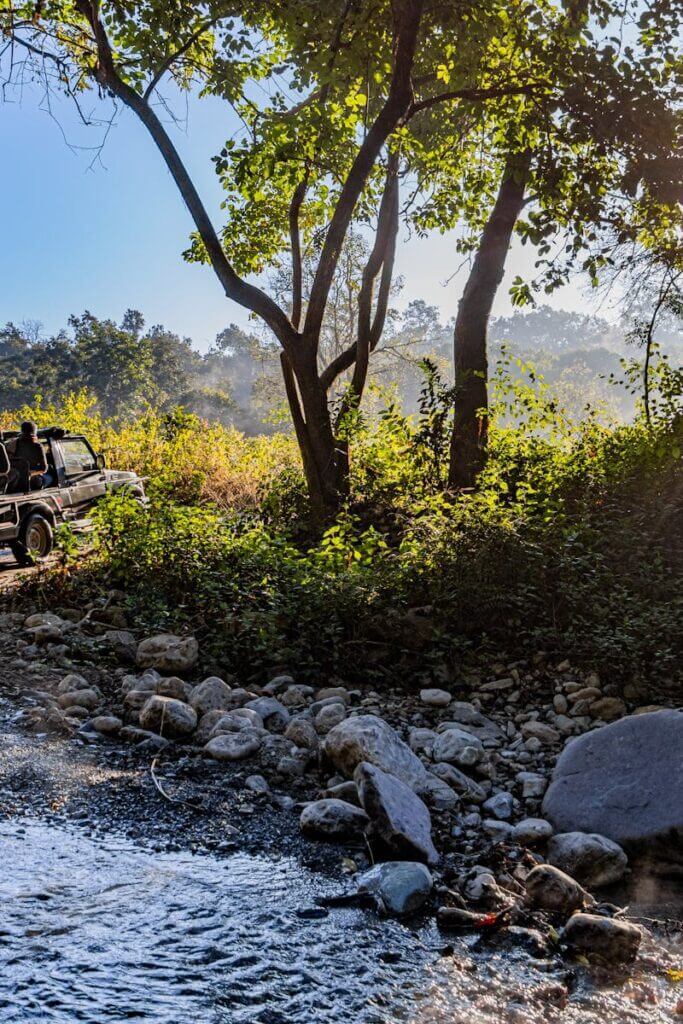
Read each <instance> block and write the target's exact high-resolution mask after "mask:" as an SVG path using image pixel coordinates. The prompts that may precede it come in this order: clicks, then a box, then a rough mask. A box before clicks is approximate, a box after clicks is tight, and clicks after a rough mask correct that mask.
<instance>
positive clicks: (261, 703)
mask: <svg viewBox="0 0 683 1024" xmlns="http://www.w3.org/2000/svg"><path fill="white" fill-rule="evenodd" d="M244 707H245V708H250V709H251V710H252V711H255V712H256V714H257V715H260V717H261V719H262V720H263V724H264V726H265V727H266V729H268V730H269V731H270V732H283V731H284V730H285V729H286V728H287V723H288V722H289V711H288V710H287V708H286V707H285V706H284V704H281V703H280V701H279V700H276V699H275V697H257V698H256V700H250V701H248V702H247V703H246V704H245V705H244Z"/></svg>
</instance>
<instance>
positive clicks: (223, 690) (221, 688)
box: [190, 676, 232, 718]
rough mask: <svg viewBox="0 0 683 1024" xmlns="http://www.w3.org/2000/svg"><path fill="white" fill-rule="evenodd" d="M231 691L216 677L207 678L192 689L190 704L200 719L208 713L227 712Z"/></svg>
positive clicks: (229, 705)
mask: <svg viewBox="0 0 683 1024" xmlns="http://www.w3.org/2000/svg"><path fill="white" fill-rule="evenodd" d="M231 692H232V691H231V689H230V687H229V686H228V684H227V683H226V682H224V681H223V680H222V679H219V678H218V676H209V678H208V679H205V680H204V681H203V682H201V683H198V684H197V686H195V687H194V689H193V690H192V693H191V695H190V704H191V706H192V707H193V708H194V709H195V711H196V712H197V715H198V716H199V717H200V718H201V717H202V715H205V714H206V713H207V712H208V711H227V710H228V708H230V707H231V703H230V694H231Z"/></svg>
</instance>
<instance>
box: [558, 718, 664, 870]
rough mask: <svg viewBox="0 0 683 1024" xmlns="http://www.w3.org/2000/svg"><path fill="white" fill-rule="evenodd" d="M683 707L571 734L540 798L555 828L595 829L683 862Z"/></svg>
mask: <svg viewBox="0 0 683 1024" xmlns="http://www.w3.org/2000/svg"><path fill="white" fill-rule="evenodd" d="M681 750H683V713H682V712H680V711H672V710H663V711H652V712H649V713H648V714H643V715H630V716H629V717H627V718H622V719H620V720H619V721H618V722H613V723H612V724H610V725H605V726H603V727H602V728H600V729H596V730H593V731H591V732H588V733H585V734H584V735H583V736H579V737H577V738H576V739H574V740H572V741H571V742H570V743H568V745H567V746H566V747H565V749H564V750H563V752H562V754H561V755H560V757H559V759H558V762H557V765H556V767H555V772H554V774H553V778H552V782H551V784H550V786H549V787H548V790H547V792H546V795H545V799H544V801H543V814H544V816H545V817H546V818H548V820H549V821H551V822H552V824H553V825H554V827H555V829H556V830H557V831H558V832H597V833H599V834H600V835H603V836H607V838H608V839H612V840H613V841H614V842H615V843H618V844H619V845H620V846H623V847H624V848H625V849H626V850H628V851H634V852H644V853H647V854H649V855H651V856H653V857H655V858H659V857H661V858H663V859H665V860H670V861H675V862H677V863H678V864H679V865H680V864H681V863H683V800H682V799H681V793H683V757H681Z"/></svg>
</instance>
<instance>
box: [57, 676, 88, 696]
mask: <svg viewBox="0 0 683 1024" xmlns="http://www.w3.org/2000/svg"><path fill="white" fill-rule="evenodd" d="M87 689H89V687H88V681H87V679H84V678H83V676H79V675H76V673H75V672H72V673H70V675H68V676H64V678H63V679H62V680H60V683H59V686H58V687H57V693H60V694H61V693H74V692H76V691H77V690H87Z"/></svg>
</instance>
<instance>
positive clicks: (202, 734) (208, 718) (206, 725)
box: [192, 708, 226, 747]
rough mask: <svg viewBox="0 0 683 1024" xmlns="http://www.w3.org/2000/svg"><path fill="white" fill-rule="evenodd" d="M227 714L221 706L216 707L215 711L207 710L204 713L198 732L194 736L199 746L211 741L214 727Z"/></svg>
mask: <svg viewBox="0 0 683 1024" xmlns="http://www.w3.org/2000/svg"><path fill="white" fill-rule="evenodd" d="M225 714H226V713H225V711H223V710H222V709H221V708H216V709H215V710H214V711H207V712H206V714H205V715H202V717H201V718H200V719H199V725H198V726H197V729H196V732H195V734H194V736H193V737H192V738H193V741H194V742H195V743H196V744H197V746H199V747H203V746H204V744H205V743H208V742H209V740H210V739H211V734H212V732H213V730H214V728H215V727H216V725H218V723H219V722H220V720H221V718H225Z"/></svg>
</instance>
